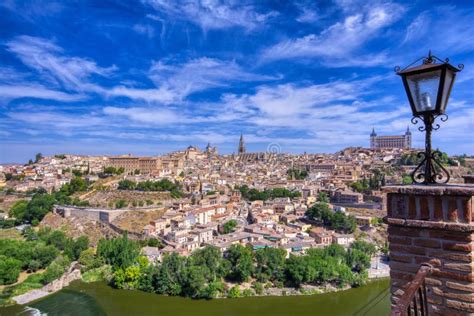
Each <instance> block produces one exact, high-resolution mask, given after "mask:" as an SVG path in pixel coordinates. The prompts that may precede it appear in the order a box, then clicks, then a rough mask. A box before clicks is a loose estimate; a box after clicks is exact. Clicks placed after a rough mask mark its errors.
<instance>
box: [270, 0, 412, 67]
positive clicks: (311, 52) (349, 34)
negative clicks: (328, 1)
mask: <svg viewBox="0 0 474 316" xmlns="http://www.w3.org/2000/svg"><path fill="white" fill-rule="evenodd" d="M403 12H404V10H403V7H401V6H400V5H398V4H394V3H384V4H379V5H370V6H366V7H362V8H360V9H359V10H358V11H357V12H356V13H353V14H351V15H347V16H345V18H344V20H343V21H339V22H337V23H335V24H333V25H331V26H330V27H328V28H327V29H325V30H323V31H322V32H321V33H319V34H309V35H306V36H304V37H300V38H297V39H288V40H284V41H281V42H280V43H278V44H276V45H274V46H273V47H270V48H268V49H266V50H264V51H263V54H262V58H261V61H262V62H266V61H269V60H270V61H271V60H280V59H292V58H318V57H319V58H322V59H323V62H326V63H330V62H331V61H332V60H335V61H336V62H337V61H338V60H339V62H340V60H342V59H345V60H348V61H351V59H352V58H351V57H352V54H353V53H354V52H356V51H357V50H358V49H360V48H361V47H363V45H364V44H366V43H367V42H369V41H370V40H371V39H373V38H375V37H376V36H377V35H379V33H380V31H381V30H383V29H384V28H385V27H387V26H389V25H391V24H393V23H394V22H395V21H397V20H398V19H399V18H400V16H401V15H402V13H403ZM372 59H373V58H372ZM375 60H380V61H381V60H382V59H381V57H380V56H377V58H376V59H375ZM373 64H374V63H373V62H371V63H365V65H373ZM359 65H360V66H363V65H364V63H359Z"/></svg>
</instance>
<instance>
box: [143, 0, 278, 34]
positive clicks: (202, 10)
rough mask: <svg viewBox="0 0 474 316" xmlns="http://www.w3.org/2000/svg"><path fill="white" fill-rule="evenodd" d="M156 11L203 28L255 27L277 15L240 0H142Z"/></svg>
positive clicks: (249, 28) (248, 28)
mask: <svg viewBox="0 0 474 316" xmlns="http://www.w3.org/2000/svg"><path fill="white" fill-rule="evenodd" d="M143 2H145V3H147V4H149V5H151V6H152V7H153V8H154V9H155V10H156V11H157V13H158V14H165V15H167V16H168V17H170V18H172V19H181V20H183V19H184V20H188V21H191V22H192V23H194V24H197V25H199V26H200V27H201V28H202V29H203V30H212V29H226V28H230V27H236V26H237V27H243V28H245V29H247V30H251V29H255V28H257V27H259V26H261V25H263V24H265V22H266V21H267V20H268V19H269V18H271V17H272V16H275V15H277V13H276V12H273V11H271V12H267V13H258V12H257V11H256V9H255V7H254V6H252V5H250V4H245V3H243V2H241V1H220V0H191V1H189V0H143Z"/></svg>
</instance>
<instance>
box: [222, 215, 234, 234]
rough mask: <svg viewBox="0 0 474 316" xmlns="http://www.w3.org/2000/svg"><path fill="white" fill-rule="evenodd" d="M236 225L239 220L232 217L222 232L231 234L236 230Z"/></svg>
mask: <svg viewBox="0 0 474 316" xmlns="http://www.w3.org/2000/svg"><path fill="white" fill-rule="evenodd" d="M236 227H237V221H236V220H235V219H231V220H230V221H228V222H226V223H225V224H224V225H223V226H222V232H223V233H224V234H230V233H232V232H233V231H234V230H235V228H236Z"/></svg>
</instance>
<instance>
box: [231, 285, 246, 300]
mask: <svg viewBox="0 0 474 316" xmlns="http://www.w3.org/2000/svg"><path fill="white" fill-rule="evenodd" d="M241 296H242V293H240V287H239V286H238V285H236V286H234V287H232V288H231V289H230V290H229V293H227V297H228V298H237V297H241Z"/></svg>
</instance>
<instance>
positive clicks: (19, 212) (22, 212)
mask: <svg viewBox="0 0 474 316" xmlns="http://www.w3.org/2000/svg"><path fill="white" fill-rule="evenodd" d="M27 208H28V201H25V200H20V201H17V202H15V204H13V206H12V207H11V209H10V216H12V217H14V218H15V219H16V220H17V221H19V222H23V221H24V219H25V216H26V213H27Z"/></svg>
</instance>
